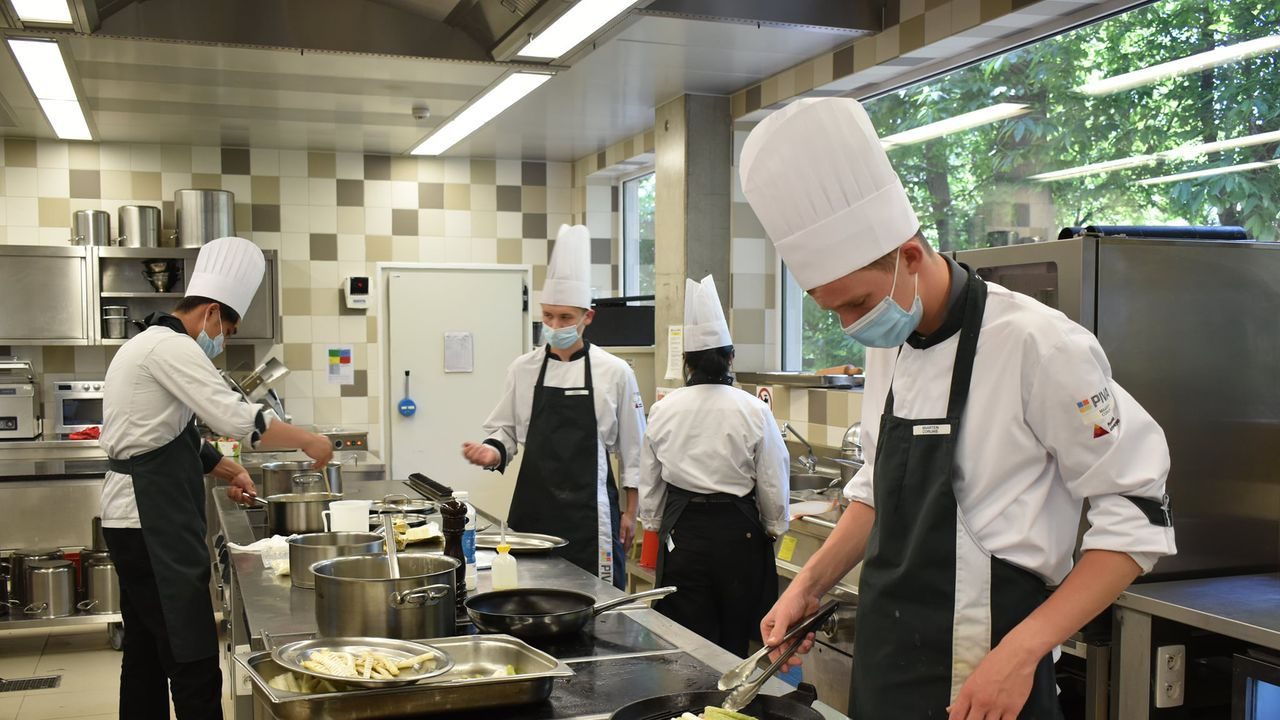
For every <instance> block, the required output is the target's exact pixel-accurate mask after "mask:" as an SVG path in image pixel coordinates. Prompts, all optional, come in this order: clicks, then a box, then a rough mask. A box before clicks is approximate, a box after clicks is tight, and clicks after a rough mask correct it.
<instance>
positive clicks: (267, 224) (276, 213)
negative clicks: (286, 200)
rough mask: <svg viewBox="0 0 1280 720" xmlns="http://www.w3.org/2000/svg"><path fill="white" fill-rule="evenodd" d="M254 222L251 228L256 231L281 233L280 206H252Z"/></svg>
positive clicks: (255, 204)
mask: <svg viewBox="0 0 1280 720" xmlns="http://www.w3.org/2000/svg"><path fill="white" fill-rule="evenodd" d="M252 215H253V217H252V222H253V224H252V225H251V226H250V227H252V228H253V229H254V230H256V231H261V232H280V206H279V205H259V204H258V203H254V204H253V205H252Z"/></svg>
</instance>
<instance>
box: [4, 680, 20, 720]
mask: <svg viewBox="0 0 1280 720" xmlns="http://www.w3.org/2000/svg"><path fill="white" fill-rule="evenodd" d="M0 675H3V673H0ZM20 707H22V696H21V695H16V696H14V697H9V693H5V694H4V695H0V720H17V718H18V708H20Z"/></svg>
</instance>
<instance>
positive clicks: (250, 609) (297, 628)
mask: <svg viewBox="0 0 1280 720" xmlns="http://www.w3.org/2000/svg"><path fill="white" fill-rule="evenodd" d="M366 485H367V486H368V487H369V488H370V489H371V490H385V491H386V492H400V491H401V490H402V489H403V486H402V485H401V484H400V483H399V482H398V481H386V482H385V483H384V484H383V487H381V488H374V487H373V486H374V485H376V483H372V482H371V483H367V484H366ZM217 509H218V514H219V516H220V518H221V521H222V527H223V528H224V531H225V533H226V538H227V539H228V540H229V541H231V542H234V543H236V544H238V545H247V544H249V543H251V542H253V541H254V540H255V539H256V538H255V537H254V536H253V532H252V530H251V528H250V526H249V522H248V520H247V518H246V516H245V513H244V512H243V511H242V510H241V509H240V508H239V507H238V506H236V505H235V504H233V503H232V502H231V501H230V500H228V499H226V497H225V496H219V497H218V498H217ZM230 558H231V566H232V572H233V574H234V576H235V577H234V581H233V582H232V585H233V586H234V588H235V592H238V593H239V594H240V597H241V600H242V604H243V608H244V615H245V619H246V625H247V630H248V635H249V636H250V637H251V638H252V642H251V645H252V646H253V647H254V648H255V649H257V648H261V647H263V646H262V641H261V637H262V632H263V631H266V632H267V633H269V634H270V635H272V636H281V635H289V634H294V633H314V632H315V631H316V621H315V593H314V591H312V590H301V589H297V588H294V587H292V585H291V584H290V583H289V579H288V578H287V577H285V578H277V577H275V576H273V575H272V574H271V573H270V572H269V571H268V570H266V568H265V567H264V566H263V564H262V560H261V559H260V558H259V557H258V556H257V555H256V554H253V553H248V552H239V551H232V552H231V553H230ZM518 568H519V578H520V586H521V587H555V588H568V589H573V590H580V591H582V592H586V593H590V594H592V595H594V596H595V597H596V598H597V599H599V600H606V599H609V598H613V597H618V596H620V595H621V593H620V592H619V591H618V590H616V589H615V588H614V587H613V586H611V585H607V584H605V583H602V582H600V581H599V580H598V579H596V578H595V577H594V576H592V575H589V574H588V573H586V572H583V571H582V570H580V569H579V568H577V567H575V566H574V565H572V564H570V563H569V562H567V561H565V560H561V559H559V558H556V557H551V556H532V555H527V556H521V557H520V559H519V566H518ZM489 588H490V580H489V573H488V572H487V571H481V572H480V574H479V588H478V590H477V592H483V591H486V590H488V589H489ZM626 614H627V616H628V617H630V618H631V619H633V620H635V621H636V622H637V623H639V624H641V625H643V626H644V627H645V628H647V629H648V630H649V631H651V632H652V633H653V634H654V635H657V636H658V637H660V638H662V639H663V640H665V641H666V642H668V643H670V644H671V645H673V646H675V647H676V648H678V649H679V650H682V651H684V652H685V653H688V654H689V655H692V656H693V657H695V658H697V659H698V660H699V661H701V662H702V663H704V664H706V665H708V666H710V668H712V669H713V670H714V671H715V672H724V671H725V670H728V669H729V668H730V667H732V666H733V665H735V664H737V662H739V659H738V658H737V657H735V656H734V655H732V654H731V653H728V652H726V651H724V650H722V649H720V648H719V647H717V646H715V645H713V644H712V643H709V642H707V641H706V640H704V639H703V638H701V637H700V636H698V635H697V634H695V633H693V632H692V631H690V630H688V629H686V628H684V627H682V626H680V625H678V624H676V623H674V622H672V621H670V620H668V619H667V618H665V617H663V616H662V615H660V614H659V613H657V612H656V611H653V610H647V609H646V610H631V611H626ZM242 654H243V653H242ZM607 660H608V659H605V660H598V661H607ZM656 667H657V665H655V668H656ZM791 690H792V688H791V686H789V685H787V684H785V683H783V682H781V681H780V680H776V679H774V680H771V681H770V682H769V683H768V684H766V686H765V692H766V693H769V694H774V695H784V694H786V693H788V692H790V691H791ZM553 698H554V693H553ZM814 707H815V708H816V709H818V710H819V712H821V713H822V714H823V715H824V717H828V718H843V717H844V716H843V715H841V714H839V713H837V712H835V711H834V710H831V709H830V708H829V707H826V706H825V705H822V704H821V703H815V704H814ZM439 717H441V718H444V717H446V716H439ZM568 717H574V718H578V720H586V719H587V718H604V717H608V716H607V715H573V716H568Z"/></svg>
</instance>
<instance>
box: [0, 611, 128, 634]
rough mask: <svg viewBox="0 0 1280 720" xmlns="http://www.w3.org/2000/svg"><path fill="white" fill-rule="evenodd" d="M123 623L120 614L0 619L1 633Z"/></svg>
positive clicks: (80, 614)
mask: <svg viewBox="0 0 1280 720" xmlns="http://www.w3.org/2000/svg"><path fill="white" fill-rule="evenodd" d="M118 622H123V618H122V617H121V616H120V613H110V614H106V615H90V614H88V613H76V614H75V615H68V616H66V617H60V618H38V619H28V618H25V617H23V618H20V619H19V618H15V617H14V616H13V615H10V616H9V617H7V618H0V632H3V631H5V630H40V629H47V628H59V627H76V626H80V625H108V624H110V623H118Z"/></svg>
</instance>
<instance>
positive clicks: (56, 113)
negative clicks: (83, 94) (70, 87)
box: [40, 98, 93, 140]
mask: <svg viewBox="0 0 1280 720" xmlns="http://www.w3.org/2000/svg"><path fill="white" fill-rule="evenodd" d="M40 108H41V109H42V110H44V115H45V117H47V118H49V124H50V125H52V126H53V132H54V133H55V134H57V136H58V137H59V138H60V139H62V140H92V139H93V134H92V133H90V132H89V123H87V122H85V119H84V112H83V111H81V110H80V103H78V102H76V101H75V100H45V99H43V98H42V99H41V100H40Z"/></svg>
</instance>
